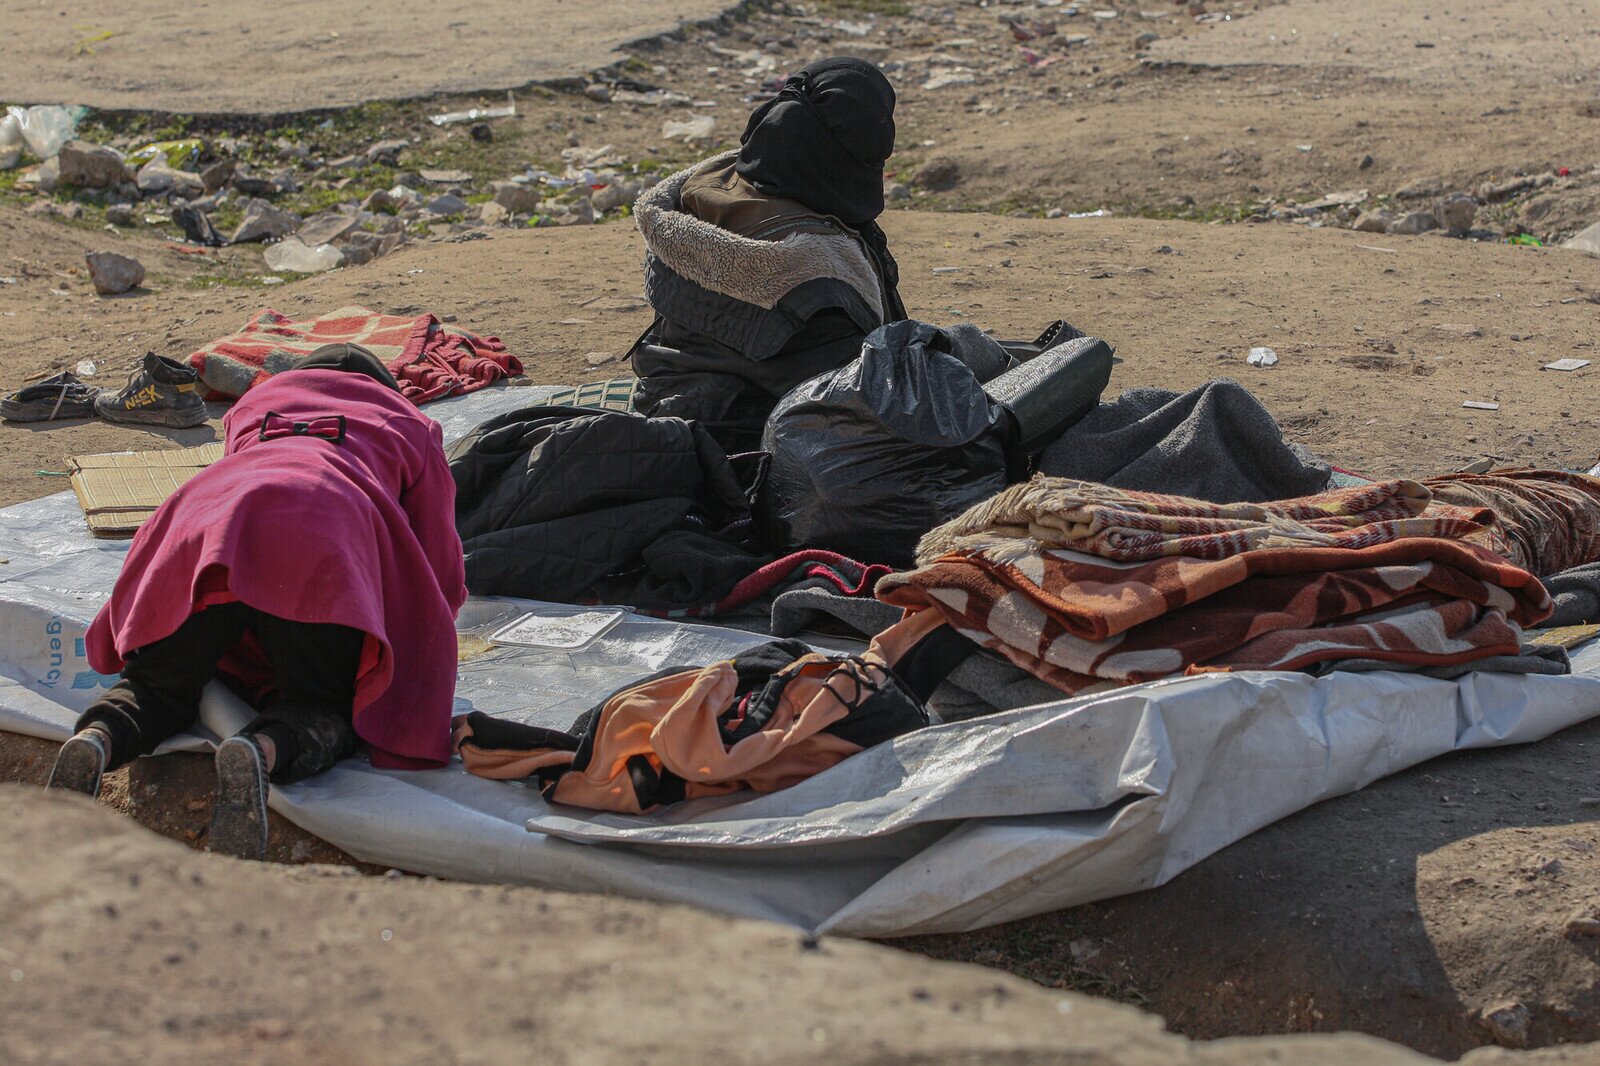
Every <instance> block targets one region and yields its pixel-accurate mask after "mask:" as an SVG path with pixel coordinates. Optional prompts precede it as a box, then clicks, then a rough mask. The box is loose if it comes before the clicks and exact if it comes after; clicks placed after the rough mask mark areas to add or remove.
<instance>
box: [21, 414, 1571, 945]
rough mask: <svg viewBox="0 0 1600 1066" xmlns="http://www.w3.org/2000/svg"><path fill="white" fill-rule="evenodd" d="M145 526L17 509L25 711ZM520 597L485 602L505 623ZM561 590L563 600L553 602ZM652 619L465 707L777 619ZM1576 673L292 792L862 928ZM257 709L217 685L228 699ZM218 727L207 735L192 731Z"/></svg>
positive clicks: (1231, 690)
mask: <svg viewBox="0 0 1600 1066" xmlns="http://www.w3.org/2000/svg"><path fill="white" fill-rule="evenodd" d="M541 396H542V393H541V392H539V391H535V390H527V389H495V390H487V391H485V392H483V393H479V394H476V395H474V396H470V397H465V398H462V399H458V400H451V401H445V402H443V403H440V404H435V405H432V406H431V407H430V408H429V409H428V410H429V413H430V414H433V415H434V416H435V417H438V418H440V420H441V422H443V423H444V424H445V429H446V435H447V437H450V438H454V437H457V436H459V435H460V434H461V433H462V432H464V431H465V430H466V429H467V428H470V426H472V425H474V424H476V423H477V422H479V421H481V420H482V419H484V418H487V417H489V416H490V415H492V414H495V413H498V412H499V411H503V410H508V409H511V408H513V407H517V406H521V405H524V404H528V403H533V402H536V401H537V400H538V399H540V398H541ZM125 551H126V543H125V542H124V543H118V542H107V541H96V540H94V539H93V538H91V537H90V536H89V535H88V533H87V530H86V529H85V528H84V525H83V517H82V515H81V514H80V513H79V511H78V508H77V506H76V503H75V502H74V500H73V498H72V496H71V495H70V494H61V495H57V496H51V497H47V498H45V499H42V500H35V501H33V502H31V503H26V504H20V505H17V506H15V507H10V508H5V509H3V510H0V556H4V557H7V558H8V559H9V562H8V563H7V564H5V565H4V566H0V728H3V729H8V730H11V731H15V732H21V733H27V734H31V735H34V736H43V737H49V738H54V739H61V738H64V737H65V736H66V735H67V733H68V731H69V730H70V728H71V724H72V721H73V719H74V718H75V716H76V715H77V713H78V712H79V711H81V710H82V709H83V708H84V707H86V706H87V705H88V704H89V703H90V702H91V701H92V700H93V699H94V697H95V695H96V694H97V693H98V692H99V691H100V690H101V687H102V686H103V685H107V684H110V683H111V681H113V680H114V679H113V678H107V677H103V676H102V675H99V674H96V673H95V672H94V671H93V670H91V669H90V668H89V666H88V664H87V662H86V661H85V660H84V658H83V652H82V647H81V643H80V640H79V638H81V635H82V632H83V629H84V627H85V626H86V624H87V622H88V620H89V619H90V618H91V617H92V616H93V613H94V612H95V610H97V609H98V608H99V606H100V605H101V604H102V603H103V602H104V600H105V598H106V596H107V595H108V593H109V591H110V588H111V585H112V582H113V581H114V580H115V577H116V572H117V568H118V567H119V566H120V564H121V560H122V557H123V554H124V553H125ZM541 609H542V608H541V605H539V604H533V603H528V602H519V601H483V600H480V601H474V603H472V604H470V605H469V607H468V609H467V611H465V612H463V625H464V626H465V625H482V624H484V623H485V622H487V621H490V620H492V619H494V618H495V617H496V616H499V615H509V614H511V613H513V611H514V610H533V611H538V610H541ZM543 609H547V610H553V609H554V608H552V607H550V606H549V605H545V607H544V608H543ZM762 639H764V638H762V637H760V636H758V635H753V634H750V633H744V632H735V631H731V630H724V629H718V628H715V627H710V626H699V625H690V624H684V623H678V622H669V621H662V620H657V619H650V618H644V617H630V618H628V619H626V620H625V621H623V622H622V623H621V624H620V625H618V626H617V627H616V628H614V629H612V630H611V631H610V632H608V633H606V634H605V635H604V636H602V637H601V638H599V639H598V640H597V641H595V642H594V643H593V644H590V645H589V646H587V647H584V648H582V649H579V650H575V651H570V652H567V651H559V652H558V651H545V650H536V649H531V648H503V649H500V650H498V651H497V652H495V653H493V654H492V655H490V656H489V657H487V658H483V659H478V660H475V661H472V662H469V663H466V664H464V665H463V666H462V668H461V671H460V677H459V682H458V686H457V700H456V702H457V710H458V712H464V711H467V710H472V709H477V710H482V711H486V712H488V713H491V714H495V715H499V716H503V717H510V718H517V719H520V720H523V721H528V722H536V723H539V724H544V725H551V726H557V727H563V728H564V727H566V726H567V725H568V724H570V722H571V720H572V719H573V718H574V717H576V716H577V714H578V713H579V712H580V711H582V710H584V709H587V708H588V707H589V706H591V705H593V704H594V703H596V702H598V701H599V700H600V699H602V698H603V697H604V696H605V695H606V694H607V693H609V692H611V691H613V690H614V689H616V688H618V687H619V686H621V685H623V684H626V683H627V682H629V681H631V680H633V679H635V678H637V677H639V676H641V675H644V674H647V673H650V672H652V671H654V670H657V669H659V668H661V667H663V666H666V665H677V664H686V665H692V664H702V663H706V662H711V661H714V660H716V659H719V658H725V657H726V656H728V655H730V654H732V653H734V652H736V651H738V650H739V649H741V648H745V647H749V646H751V645H753V644H756V643H759V642H760V641H761V640H762ZM1574 671H1575V672H1574V673H1573V674H1572V675H1571V676H1567V677H1519V676H1512V675H1505V674H1488V673H1482V674H1469V675H1467V676H1466V677H1465V678H1463V679H1462V680H1461V681H1459V682H1449V681H1435V680H1431V679H1427V678H1421V677H1417V676H1413V675H1407V674H1402V673H1393V672H1388V673H1383V672H1380V673H1349V674H1334V675H1332V676H1329V677H1325V678H1316V679H1314V678H1311V677H1308V676H1306V675H1303V674H1297V673H1247V674H1214V675H1207V676H1202V677H1195V678H1184V679H1174V680H1170V681H1161V682H1154V683H1151V684H1146V685H1139V686H1135V687H1131V688H1127V689H1122V690H1119V691H1116V692H1113V693H1107V694H1102V695H1098V696H1090V697H1084V698H1080V699H1076V700H1061V701H1058V702H1055V703H1050V704H1046V705H1042V706H1038V707H1031V708H1026V709H1022V710H1014V711H1006V712H1002V713H998V714H994V715H991V716H988V717H985V718H980V719H975V720H971V721H967V722H960V723H951V724H946V725H939V726H934V727H932V728H929V729H925V730H922V731H920V732H917V733H913V734H910V735H907V736H904V737H901V738H899V739H898V740H896V741H894V742H893V743H890V744H885V745H882V746H880V747H877V748H874V749H871V750H868V751H865V752H862V753H861V754H859V755H856V756H853V757H852V758H850V759H848V760H846V761H845V762H843V763H841V764H840V765H838V766H836V767H834V768H833V769H831V770H828V771H827V772H825V773H822V774H819V775H817V776H816V777H813V778H811V779H810V780H808V781H805V782H803V783H801V784H800V785H797V786H795V787H794V788H791V789H788V790H786V791H783V792H778V793H773V794H771V795H765V796H757V795H752V794H739V795H734V796H725V797H720V798H717V799H714V800H701V801H694V802H691V803H685V804H680V805H678V806H676V807H673V808H670V809H669V810H667V811H665V812H662V813H660V814H657V815H653V816H649V817H628V816H621V815H606V814H596V813H592V812H586V811H580V810H575V809H571V808H558V807H552V806H550V805H549V804H547V803H545V802H544V800H543V799H542V798H541V797H540V796H539V794H538V792H537V791H536V790H534V789H532V788H528V787H525V786H523V785H520V784H510V783H502V782H493V781H485V780H482V779H479V778H474V777H471V776H469V775H467V774H465V773H464V772H462V771H461V769H460V767H459V765H456V766H452V767H449V768H446V769H442V770H434V771H427V772H421V773H390V772H383V771H377V770H374V769H372V767H371V766H370V765H369V764H368V763H366V762H365V761H363V760H359V759H357V760H351V761H349V762H347V763H345V764H342V765H341V766H339V767H338V768H336V769H334V770H332V771H330V772H329V773H326V774H323V775H321V776H320V777H318V778H316V779H314V780H311V781H308V782H305V783H302V784H299V785H295V786H290V787H283V788H277V789H274V791H273V801H272V802H273V806H274V808H275V809H276V810H278V811H280V812H281V813H282V814H284V815H285V816H287V817H288V818H290V819H291V820H292V821H294V822H296V823H297V824H299V825H301V826H303V827H304V828H306V829H308V830H310V831H311V832H313V833H315V834H316V835H318V836H320V837H322V838H324V839H326V840H328V841H330V842H332V843H334V844H336V845H338V846H339V847H341V848H343V849H345V850H346V851H348V852H350V853H351V854H352V855H354V856H356V857H357V858H359V859H363V860H366V861H368V862H374V863H380V864H385V865H390V866H395V867H399V868H402V869H406V870H411V871H415V872H418V873H429V874H436V875H439V876H445V877H454V878H461V879H467V880H476V881H490V882H506V883H517V884H535V885H544V886H548V887H553V888H564V889H575V890H582V891H602V892H615V893H621V894H625V895H630V896H638V897H644V898H652V899H661V900H671V901H677V902H684V903H692V904H698V905H701V906H704V907H708V908H712V909H715V910H720V911H725V912H728V913H732V914H739V915H745V916H751V917H761V918H770V919H775V920H777V921H781V922H786V923H789V924H792V925H796V926H799V927H801V928H804V929H807V930H813V931H825V932H835V933H845V934H852V935H858V936H875V937H883V936H893V935H901V934H909V933H926V932H944V931H958V930H965V929H973V928H978V927H981V926H985V925H990V924H994V923H997V922H1002V921H1007V920H1010V919H1014V918H1020V917H1024V916H1026V915H1030V914H1036V913H1039V912H1042V911H1046V910H1051V909H1054V908H1058V907H1065V906H1071V905H1074V904H1078V903H1085V902H1089V901H1092V900H1096V899H1104V898H1107V897H1110V896H1116V895H1120V894H1123V893H1127V892H1133V891H1137V890H1139V889H1144V888H1150V887H1153V886H1155V885H1159V884H1162V883H1163V882H1165V881H1167V880H1169V879H1170V878H1172V877H1174V876H1175V875H1177V874H1178V873H1180V872H1181V871H1183V870H1184V869H1186V868H1188V867H1189V866H1191V865H1193V864H1194V863H1196V862H1198V861H1200V860H1201V859H1203V858H1205V857H1206V856H1207V855H1210V854H1211V853H1213V852H1215V851H1217V850H1218V849H1220V848H1222V847H1225V846H1226V845H1228V844H1230V843H1232V842H1233V841H1235V840H1238V839H1240V838H1241V837H1243V836H1245V835H1247V834H1249V833H1251V832H1253V831H1254V830H1256V829H1259V828H1261V827H1262V826H1264V825H1267V824H1269V823H1271V822H1273V821H1275V820H1277V819H1279V818H1282V817H1284V816H1286V815H1288V814H1291V813H1293V812H1295V811H1297V810H1300V809H1302V808H1304V807H1306V806H1309V805H1310V804H1312V803H1315V802H1317V801H1318V800H1322V799H1326V798H1328V797H1330V796H1336V795H1340V794H1342V793H1345V792H1349V791H1352V790H1354V789H1358V788H1361V787H1362V786H1364V785H1366V784H1368V783H1370V782H1372V781H1374V780H1376V779H1378V778H1380V777H1383V776H1385V775H1387V774H1391V773H1394V772H1396V771H1398V770H1401V769H1404V768H1405V767H1408V766H1412V765H1415V764H1416V763H1419V762H1422V761H1423V760H1426V759H1430V758H1433V757H1435V756H1438V755H1441V754H1444V753H1445V752H1449V751H1452V750H1457V749H1462V748H1474V747H1486V746H1490V745H1496V744H1513V743H1522V742H1527V741H1532V740H1538V739H1540V738H1542V737H1544V736H1547V735H1548V734H1550V733H1552V732H1554V731H1556V730H1558V729H1561V728H1564V727H1566V726H1568V725H1572V724H1574V723H1576V722H1579V721H1583V720H1585V719H1588V718H1591V717H1594V716H1596V715H1600V643H1595V642H1592V643H1591V644H1589V645H1588V646H1586V647H1584V648H1581V649H1579V651H1577V652H1576V653H1575V654H1574ZM241 717H242V709H241V708H240V707H239V706H238V704H237V701H236V700H234V699H233V698H232V697H231V696H228V695H227V694H226V693H225V692H223V691H222V690H220V688H219V687H217V686H213V692H212V693H211V694H210V695H208V697H207V703H206V706H205V708H204V713H203V721H206V722H208V723H211V724H213V725H214V726H215V728H216V730H217V731H218V732H221V731H224V730H225V729H226V728H228V726H227V725H226V723H227V722H228V721H230V720H232V721H235V722H237V721H238V720H239V719H240V718H241ZM199 743H201V741H200V740H199V739H192V740H191V741H190V745H189V746H193V745H197V744H199Z"/></svg>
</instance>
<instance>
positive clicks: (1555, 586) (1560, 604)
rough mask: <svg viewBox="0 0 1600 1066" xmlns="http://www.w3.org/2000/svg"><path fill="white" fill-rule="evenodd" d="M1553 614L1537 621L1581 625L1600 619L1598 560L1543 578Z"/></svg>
mask: <svg viewBox="0 0 1600 1066" xmlns="http://www.w3.org/2000/svg"><path fill="white" fill-rule="evenodd" d="M1544 587H1545V588H1547V589H1549V590H1550V598H1551V599H1553V600H1555V601H1556V613H1555V614H1553V615H1551V616H1550V618H1549V619H1548V620H1547V621H1545V622H1543V623H1541V624H1543V625H1547V626H1581V625H1586V624H1589V623H1592V622H1600V563H1585V564H1583V565H1582V566H1574V567H1573V568H1572V569H1571V570H1563V571H1561V573H1559V574H1552V575H1551V576H1549V577H1547V578H1545V579H1544Z"/></svg>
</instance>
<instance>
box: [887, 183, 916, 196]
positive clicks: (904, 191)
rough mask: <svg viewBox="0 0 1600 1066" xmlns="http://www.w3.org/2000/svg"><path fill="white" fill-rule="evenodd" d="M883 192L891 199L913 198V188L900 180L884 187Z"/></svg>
mask: <svg viewBox="0 0 1600 1066" xmlns="http://www.w3.org/2000/svg"><path fill="white" fill-rule="evenodd" d="M883 194H884V196H886V197H888V198H889V199H891V200H909V199H911V189H910V187H909V186H906V185H904V184H902V183H900V182H898V181H897V182H894V183H892V184H891V185H889V187H888V188H886V189H884V190H883Z"/></svg>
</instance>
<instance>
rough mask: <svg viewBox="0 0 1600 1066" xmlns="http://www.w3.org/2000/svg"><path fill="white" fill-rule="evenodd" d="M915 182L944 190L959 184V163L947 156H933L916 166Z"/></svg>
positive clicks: (939, 190)
mask: <svg viewBox="0 0 1600 1066" xmlns="http://www.w3.org/2000/svg"><path fill="white" fill-rule="evenodd" d="M917 184H919V185H921V186H922V187H923V188H926V189H932V190H934V191H936V192H944V191H946V190H948V189H953V188H955V187H956V186H957V185H959V184H961V164H960V163H958V162H956V161H955V160H954V159H951V158H950V157H949V156H934V157H933V158H932V159H930V160H928V161H927V162H926V163H924V164H922V166H920V167H918V168H917Z"/></svg>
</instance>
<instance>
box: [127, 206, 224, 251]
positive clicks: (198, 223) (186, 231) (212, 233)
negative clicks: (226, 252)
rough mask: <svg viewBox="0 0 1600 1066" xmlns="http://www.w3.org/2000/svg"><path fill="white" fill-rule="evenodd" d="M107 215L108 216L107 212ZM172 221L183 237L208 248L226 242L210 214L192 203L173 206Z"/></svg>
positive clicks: (218, 246) (217, 246)
mask: <svg viewBox="0 0 1600 1066" xmlns="http://www.w3.org/2000/svg"><path fill="white" fill-rule="evenodd" d="M107 217H110V216H109V212H108V213H107ZM172 221H173V222H175V223H177V225H178V228H179V229H181V230H183V235H184V236H185V237H187V238H189V239H190V240H191V241H194V242H195V243H196V244H203V245H205V246H207V247H208V248H220V247H222V246H223V245H224V244H226V243H227V242H226V241H224V240H223V239H222V234H220V233H218V232H217V227H216V225H215V224H214V223H213V222H212V221H211V216H210V215H208V214H206V213H205V212H204V211H202V210H200V208H198V207H196V206H195V205H194V204H180V205H178V206H177V207H175V208H173V210H172Z"/></svg>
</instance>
